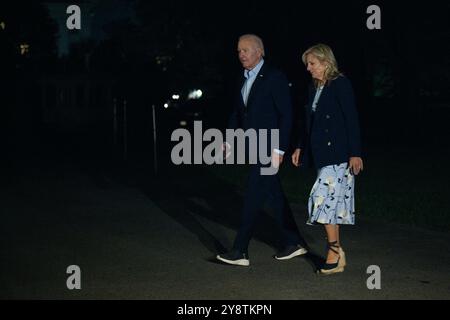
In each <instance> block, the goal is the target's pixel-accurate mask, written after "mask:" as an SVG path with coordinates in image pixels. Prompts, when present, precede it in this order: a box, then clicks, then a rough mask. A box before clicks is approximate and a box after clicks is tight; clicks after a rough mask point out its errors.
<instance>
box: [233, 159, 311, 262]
mask: <svg viewBox="0 0 450 320" xmlns="http://www.w3.org/2000/svg"><path fill="white" fill-rule="evenodd" d="M260 169H261V166H260V165H253V166H252V167H251V169H250V175H249V178H248V184H247V190H246V194H245V198H244V208H243V210H242V211H243V212H242V220H241V225H240V227H239V230H238V233H237V236H236V239H235V241H234V244H233V249H234V250H238V251H240V252H243V253H248V245H249V242H250V239H251V237H252V234H253V230H254V227H255V224H256V222H257V220H258V217H259V215H260V214H261V210H262V209H263V206H264V204H265V202H266V201H268V202H269V205H270V207H272V209H274V211H275V219H276V222H277V225H278V228H279V230H280V233H281V237H282V238H281V240H282V243H283V245H284V246H288V245H297V244H301V245H305V241H304V240H303V238H302V237H301V235H300V232H299V231H298V228H297V224H296V223H295V220H294V217H293V215H292V211H291V209H290V207H289V204H288V202H287V199H286V197H285V195H284V193H283V190H282V188H281V183H280V178H279V176H278V174H275V175H261V172H260ZM275 231H276V230H274V232H275Z"/></svg>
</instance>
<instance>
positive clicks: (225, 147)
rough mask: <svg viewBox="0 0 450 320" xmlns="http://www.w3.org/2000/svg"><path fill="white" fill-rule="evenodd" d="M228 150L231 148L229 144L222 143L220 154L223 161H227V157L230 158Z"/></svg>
mask: <svg viewBox="0 0 450 320" xmlns="http://www.w3.org/2000/svg"><path fill="white" fill-rule="evenodd" d="M230 149H231V146H230V144H229V143H228V142H224V143H223V144H222V153H223V159H224V160H226V159H228V157H229V156H230V154H231V150H230Z"/></svg>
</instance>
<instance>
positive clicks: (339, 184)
mask: <svg viewBox="0 0 450 320" xmlns="http://www.w3.org/2000/svg"><path fill="white" fill-rule="evenodd" d="M354 187H355V179H354V176H353V175H352V174H351V172H350V170H349V168H348V164H347V162H344V163H341V164H339V165H330V166H326V167H323V168H321V169H319V171H318V176H317V179H316V182H315V183H314V186H313V187H312V190H311V193H310V196H309V200H308V213H309V219H308V221H307V222H306V223H307V224H310V225H315V224H351V225H353V224H355V197H354V190H355V188H354Z"/></svg>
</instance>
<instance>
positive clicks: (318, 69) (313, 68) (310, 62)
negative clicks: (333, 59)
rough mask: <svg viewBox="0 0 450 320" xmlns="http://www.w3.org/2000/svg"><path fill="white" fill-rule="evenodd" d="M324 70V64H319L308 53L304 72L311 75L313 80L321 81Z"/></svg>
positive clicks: (317, 60)
mask: <svg viewBox="0 0 450 320" xmlns="http://www.w3.org/2000/svg"><path fill="white" fill-rule="evenodd" d="M325 69H326V64H325V63H322V62H320V61H319V59H317V58H316V57H315V56H314V55H313V54H311V53H310V54H308V55H307V56H306V70H308V71H309V72H310V73H311V76H312V77H313V78H314V79H318V80H320V81H323V78H324V73H325Z"/></svg>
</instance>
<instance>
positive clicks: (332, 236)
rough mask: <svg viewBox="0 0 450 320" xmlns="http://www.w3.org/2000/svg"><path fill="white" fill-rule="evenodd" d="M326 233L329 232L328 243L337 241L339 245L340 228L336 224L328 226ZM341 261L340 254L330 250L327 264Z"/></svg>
mask: <svg viewBox="0 0 450 320" xmlns="http://www.w3.org/2000/svg"><path fill="white" fill-rule="evenodd" d="M325 231H326V232H327V238H328V242H334V241H337V243H338V245H339V226H338V225H336V224H326V225H325ZM338 259H339V254H337V253H335V252H333V251H332V250H328V254H327V262H326V263H329V264H331V263H336V262H337V261H338Z"/></svg>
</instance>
